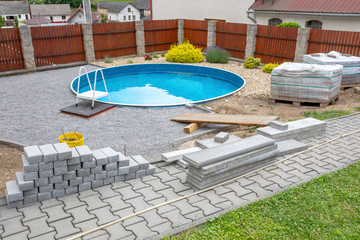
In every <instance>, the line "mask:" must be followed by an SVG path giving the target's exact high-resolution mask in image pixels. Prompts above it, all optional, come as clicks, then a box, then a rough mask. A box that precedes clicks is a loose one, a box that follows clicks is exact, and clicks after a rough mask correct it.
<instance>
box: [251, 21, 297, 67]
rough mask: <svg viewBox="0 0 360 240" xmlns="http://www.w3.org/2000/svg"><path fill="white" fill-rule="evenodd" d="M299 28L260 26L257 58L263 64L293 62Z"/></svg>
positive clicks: (257, 39) (257, 38)
mask: <svg viewBox="0 0 360 240" xmlns="http://www.w3.org/2000/svg"><path fill="white" fill-rule="evenodd" d="M297 33H298V29H297V28H287V27H276V26H264V25H258V30H257V35H256V48H255V57H257V58H261V62H262V63H276V62H277V63H282V62H293V61H294V58H295V49H296V39H297Z"/></svg>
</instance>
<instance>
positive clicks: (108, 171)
mask: <svg viewBox="0 0 360 240" xmlns="http://www.w3.org/2000/svg"><path fill="white" fill-rule="evenodd" d="M22 162H23V171H22V172H17V173H16V180H14V181H10V182H7V183H6V198H7V202H8V206H9V207H10V208H11V207H21V206H23V205H29V204H32V203H35V202H38V201H43V200H48V199H51V198H55V197H63V196H65V195H71V194H74V193H77V192H81V191H85V190H89V189H92V188H96V187H101V186H104V185H107V184H110V183H114V182H118V181H123V180H129V179H133V178H139V177H143V176H145V175H151V174H153V173H155V168H154V167H153V166H152V165H150V164H149V162H148V161H147V160H146V159H145V158H143V157H142V156H140V155H137V156H132V157H126V156H124V155H123V154H121V153H119V152H116V151H114V150H113V149H112V148H109V147H108V148H103V149H100V150H93V151H91V150H90V149H89V147H88V146H86V145H84V146H78V147H75V148H69V147H68V146H67V144H66V143H57V144H47V145H42V146H30V147H25V148H24V155H23V156H22Z"/></svg>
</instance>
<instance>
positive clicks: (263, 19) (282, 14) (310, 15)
mask: <svg viewBox="0 0 360 240" xmlns="http://www.w3.org/2000/svg"><path fill="white" fill-rule="evenodd" d="M248 14H249V16H250V17H251V18H253V20H254V23H257V24H261V25H276V24H279V23H282V22H297V23H299V24H300V25H301V26H302V27H309V28H315V29H325V30H341V31H360V1H359V0H301V1H299V0H257V1H255V3H254V4H253V5H252V6H251V7H250V8H249V11H248Z"/></svg>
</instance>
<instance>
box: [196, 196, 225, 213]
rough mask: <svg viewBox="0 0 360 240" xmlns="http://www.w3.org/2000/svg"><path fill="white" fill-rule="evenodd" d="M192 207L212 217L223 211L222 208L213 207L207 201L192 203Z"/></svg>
mask: <svg viewBox="0 0 360 240" xmlns="http://www.w3.org/2000/svg"><path fill="white" fill-rule="evenodd" d="M191 205H193V206H196V207H198V208H200V209H201V210H202V211H203V212H204V215H205V216H209V215H212V214H214V213H217V212H219V211H221V210H222V209H221V208H217V207H214V206H213V205H211V204H210V201H209V200H207V199H206V200H202V201H200V202H196V203H192V204H191Z"/></svg>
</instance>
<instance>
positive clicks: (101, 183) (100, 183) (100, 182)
mask: <svg viewBox="0 0 360 240" xmlns="http://www.w3.org/2000/svg"><path fill="white" fill-rule="evenodd" d="M91 186H92V188H98V187H102V186H104V180H94V181H93V182H92V183H91Z"/></svg>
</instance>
